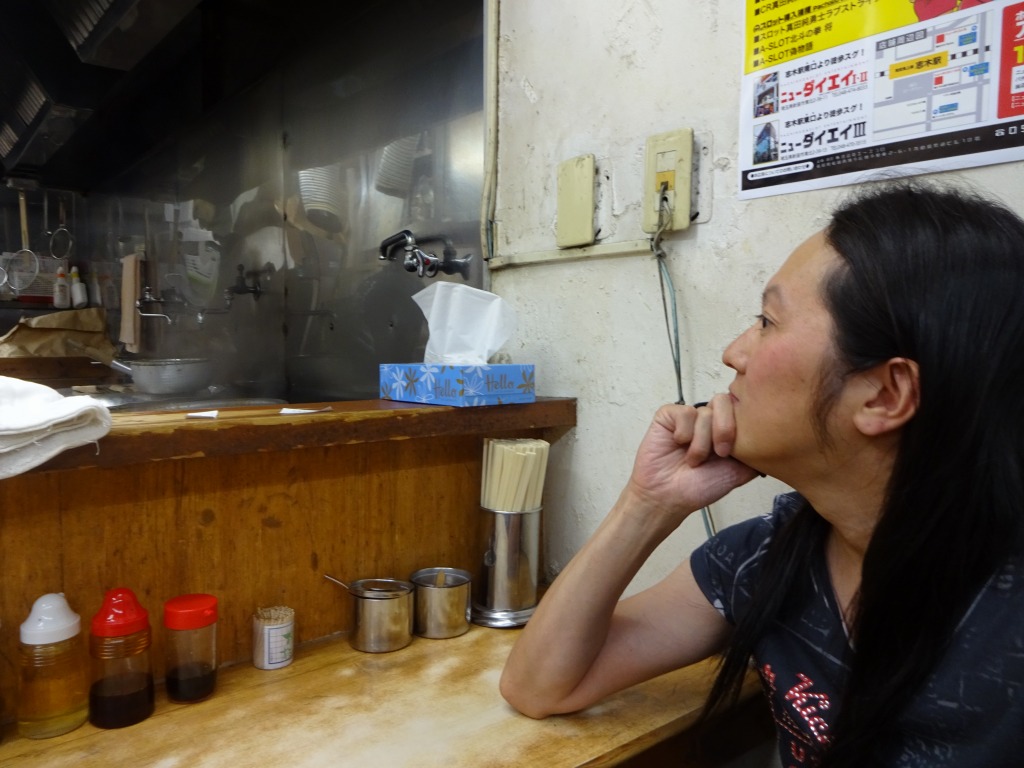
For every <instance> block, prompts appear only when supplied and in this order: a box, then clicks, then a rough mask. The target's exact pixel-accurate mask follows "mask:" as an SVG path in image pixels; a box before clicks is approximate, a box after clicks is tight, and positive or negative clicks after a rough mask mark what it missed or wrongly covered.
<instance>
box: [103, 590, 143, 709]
mask: <svg viewBox="0 0 1024 768" xmlns="http://www.w3.org/2000/svg"><path fill="white" fill-rule="evenodd" d="M151 639H152V637H151V631H150V627H149V613H148V612H147V611H146V609H145V608H143V607H142V606H141V605H140V604H139V601H138V600H137V599H136V597H135V593H134V592H132V591H131V590H130V589H128V588H127V587H119V588H118V589H112V590H110V591H109V592H107V594H106V595H105V596H104V598H103V605H102V606H101V607H100V610H99V611H98V612H97V613H96V615H95V616H93V618H92V627H91V632H90V635H89V655H90V656H91V657H92V660H93V661H92V681H93V682H92V687H91V688H90V689H89V722H90V723H92V724H93V725H95V726H96V727H97V728H124V727H125V726H128V725H135V723H138V722H141V721H143V720H145V719H146V718H147V717H149V716H150V715H151V714H153V706H154V690H153V667H152V663H151V661H150V653H149V645H150V641H151Z"/></svg>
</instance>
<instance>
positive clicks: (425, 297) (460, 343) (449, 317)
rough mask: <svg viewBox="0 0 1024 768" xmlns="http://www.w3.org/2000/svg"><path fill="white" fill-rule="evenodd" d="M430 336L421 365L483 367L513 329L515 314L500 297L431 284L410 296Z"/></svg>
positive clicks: (452, 285) (472, 289)
mask: <svg viewBox="0 0 1024 768" xmlns="http://www.w3.org/2000/svg"><path fill="white" fill-rule="evenodd" d="M412 300H413V301H415V302H416V304H417V305H418V306H419V308H420V310H421V311H422V312H423V315H424V317H426V318H427V327H428V329H429V332H430V335H429V338H428V339H427V347H426V350H425V351H424V354H423V362H425V363H442V364H444V365H485V364H486V363H487V361H488V360H489V359H490V358H491V356H492V355H493V354H494V353H495V352H497V351H498V350H499V349H501V346H502V345H503V344H504V343H505V342H506V341H508V339H509V338H510V337H511V336H512V334H513V333H514V332H515V330H516V313H515V310H513V309H512V307H510V306H509V305H508V304H507V303H506V302H505V301H504V300H502V298H501V297H500V296H497V295H495V294H493V293H489V292H487V291H481V290H479V289H478V288H470V287H469V286H468V285H461V284H459V283H434V284H433V285H431V286H430V287H429V288H424V289H423V290H422V291H420V292H419V293H416V294H415V295H413V297H412Z"/></svg>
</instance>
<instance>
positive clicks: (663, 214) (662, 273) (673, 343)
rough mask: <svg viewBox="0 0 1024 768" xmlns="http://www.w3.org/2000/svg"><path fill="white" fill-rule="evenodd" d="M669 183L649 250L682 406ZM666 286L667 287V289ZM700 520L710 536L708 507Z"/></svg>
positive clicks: (712, 527) (664, 186)
mask: <svg viewBox="0 0 1024 768" xmlns="http://www.w3.org/2000/svg"><path fill="white" fill-rule="evenodd" d="M667 190H668V185H667V184H662V185H661V194H660V196H659V202H658V227H657V229H656V230H655V232H654V234H653V235H651V252H652V253H653V254H654V258H655V261H657V262H658V285H659V286H660V288H661V308H662V311H663V312H664V314H665V331H666V333H667V334H668V342H669V349H670V350H671V352H672V365H673V367H674V368H675V373H676V394H677V396H678V399H677V400H676V403H678V404H679V405H685V404H686V401H685V400H684V399H683V373H682V365H681V363H680V354H679V309H678V303H677V302H676V288H675V284H674V283H673V282H672V274H671V273H670V272H669V270H668V265H667V264H666V263H665V258H666V256H667V254H666V253H665V249H664V248H662V247H661V240H662V238H663V237H664V235H665V232H666V230H667V229H668V227H669V224H670V223H671V221H672V203H671V202H670V200H669V197H668V194H667ZM666 287H667V289H666ZM700 516H701V520H703V522H704V533H705V534H706V535H707V537H708V538H709V539H710V538H711V537H712V536H714V535H715V534H716V533H717V532H718V531H717V529H716V526H715V519H714V518H713V517H712V516H711V508H710V507H708V506H705V507H702V508H701V510H700Z"/></svg>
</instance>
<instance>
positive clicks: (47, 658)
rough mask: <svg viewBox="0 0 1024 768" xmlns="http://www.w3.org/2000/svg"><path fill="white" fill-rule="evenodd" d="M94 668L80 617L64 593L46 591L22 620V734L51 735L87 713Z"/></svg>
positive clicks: (78, 721) (67, 728)
mask: <svg viewBox="0 0 1024 768" xmlns="http://www.w3.org/2000/svg"><path fill="white" fill-rule="evenodd" d="M88 687H89V667H88V663H87V659H86V657H85V648H84V644H83V643H82V635H81V621H80V619H79V617H78V614H76V613H74V612H73V611H72V610H71V609H70V608H69V607H68V604H67V602H66V601H65V600H64V596H63V595H60V594H49V595H43V596H42V597H40V598H39V599H38V600H36V602H35V604H34V605H33V607H32V612H31V614H30V615H29V617H28V619H27V620H26V621H25V623H24V624H22V625H21V642H20V643H19V645H18V706H17V709H18V733H19V734H21V735H22V736H25V737H27V738H30V739H47V738H50V737H51V736H59V735H60V734H62V733H67V732H68V731H73V730H74V729H75V728H77V727H78V726H80V725H81V724H82V723H84V722H85V720H86V717H87V716H88V702H89V699H88Z"/></svg>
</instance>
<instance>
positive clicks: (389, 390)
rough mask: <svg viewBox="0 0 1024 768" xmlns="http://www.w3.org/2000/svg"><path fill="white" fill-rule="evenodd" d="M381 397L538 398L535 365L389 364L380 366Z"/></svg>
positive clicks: (469, 401)
mask: <svg viewBox="0 0 1024 768" xmlns="http://www.w3.org/2000/svg"><path fill="white" fill-rule="evenodd" d="M380 396H381V399H382V400H402V401H405V402H410V403H427V404H430V405H457V406H470V405H501V404H504V403H532V402H534V401H535V400H536V399H537V396H536V385H535V383H534V371H533V366H532V365H440V364H434V363H387V364H384V365H381V366H380Z"/></svg>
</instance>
